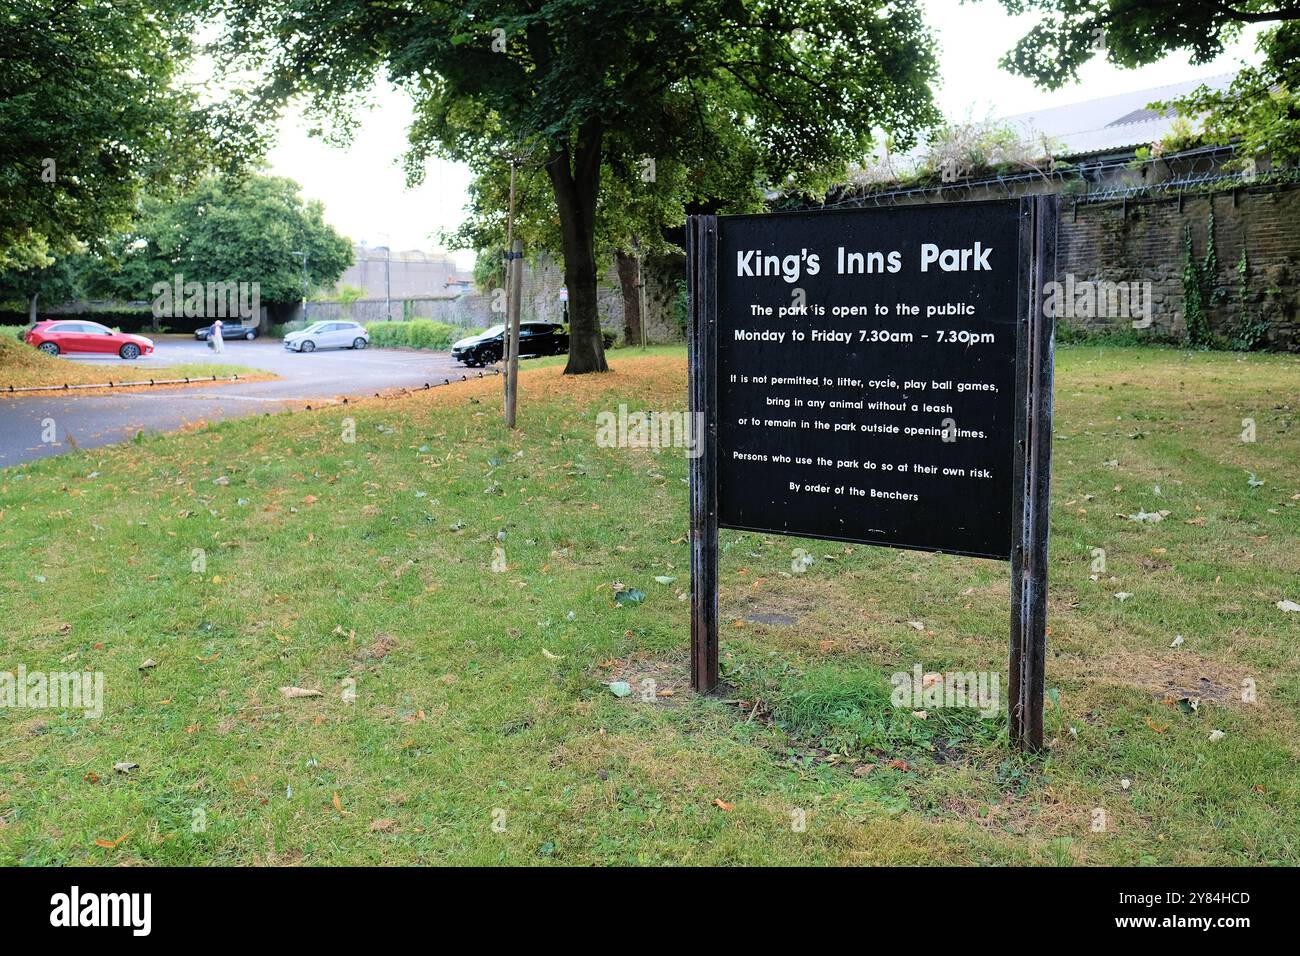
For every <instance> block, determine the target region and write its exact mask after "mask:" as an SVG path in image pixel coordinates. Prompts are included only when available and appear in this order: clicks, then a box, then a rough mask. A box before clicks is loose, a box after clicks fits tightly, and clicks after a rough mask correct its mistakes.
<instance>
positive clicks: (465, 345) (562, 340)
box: [451, 322, 614, 368]
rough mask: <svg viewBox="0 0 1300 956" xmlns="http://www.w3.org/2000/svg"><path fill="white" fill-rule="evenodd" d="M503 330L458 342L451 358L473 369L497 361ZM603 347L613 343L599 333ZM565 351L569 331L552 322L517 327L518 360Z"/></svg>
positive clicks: (497, 326) (495, 326)
mask: <svg viewBox="0 0 1300 956" xmlns="http://www.w3.org/2000/svg"><path fill="white" fill-rule="evenodd" d="M505 331H506V327H505V326H504V325H494V326H492V328H490V329H488V330H487V331H485V332H483V333H482V334H481V335H475V336H471V337H470V338H467V339H461V340H460V341H459V342H456V343H454V344H453V345H452V347H451V357H452V358H454V359H455V360H456V361H458V362H464V363H465V364H466V365H468V366H470V367H471V368H473V367H474V366H477V365H490V364H491V363H493V362H499V361H501V356H502V354H503V353H504V351H505V348H504V340H505ZM602 335H603V336H604V340H605V347H606V348H609V347H610V346H612V345H613V344H614V336H612V335H610V334H609V333H608V332H604V333H602ZM568 351H569V330H568V329H567V328H566V327H565V326H563V325H559V324H558V323H555V322H521V323H520V324H519V357H520V358H531V357H533V356H537V355H564V354H565V353H566V352H568Z"/></svg>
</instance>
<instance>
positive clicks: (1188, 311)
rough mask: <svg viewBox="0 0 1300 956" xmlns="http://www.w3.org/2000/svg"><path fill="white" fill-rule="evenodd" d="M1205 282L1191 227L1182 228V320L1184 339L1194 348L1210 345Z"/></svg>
mask: <svg viewBox="0 0 1300 956" xmlns="http://www.w3.org/2000/svg"><path fill="white" fill-rule="evenodd" d="M1204 289H1205V282H1204V279H1203V277H1202V274H1201V266H1200V263H1198V262H1197V261H1196V251H1195V250H1194V249H1193V247H1192V227H1191V226H1186V227H1184V229H1183V320H1184V323H1185V325H1186V328H1187V331H1186V332H1185V334H1184V335H1185V341H1186V344H1187V345H1188V346H1190V347H1191V348H1196V349H1204V348H1209V347H1210V320H1209V318H1208V317H1207V316H1206V314H1205V294H1204Z"/></svg>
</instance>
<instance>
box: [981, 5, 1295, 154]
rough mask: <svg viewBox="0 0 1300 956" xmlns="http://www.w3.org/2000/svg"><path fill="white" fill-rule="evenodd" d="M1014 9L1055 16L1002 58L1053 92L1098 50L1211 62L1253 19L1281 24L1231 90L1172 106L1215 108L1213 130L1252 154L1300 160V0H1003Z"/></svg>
mask: <svg viewBox="0 0 1300 956" xmlns="http://www.w3.org/2000/svg"><path fill="white" fill-rule="evenodd" d="M1001 3H1002V5H1003V6H1004V7H1006V9H1007V10H1008V12H1010V13H1013V14H1021V13H1025V12H1027V11H1031V10H1038V11H1043V12H1045V13H1046V14H1047V16H1046V17H1045V18H1044V19H1043V20H1042V21H1041V22H1040V23H1038V24H1037V25H1035V26H1034V27H1033V28H1032V29H1030V31H1029V32H1028V33H1026V34H1025V36H1023V37H1022V38H1021V39H1020V41H1019V42H1018V43H1016V45H1015V47H1014V48H1013V49H1012V50H1011V51H1010V52H1009V53H1007V54H1006V56H1004V57H1003V58H1002V66H1003V68H1005V69H1007V70H1010V71H1011V72H1012V73H1017V74H1019V75H1020V76H1025V77H1028V78H1030V79H1032V80H1034V81H1035V82H1036V83H1039V84H1040V85H1042V86H1045V87H1047V88H1048V89H1057V88H1059V87H1061V86H1063V85H1064V84H1065V83H1067V82H1070V81H1072V80H1077V79H1078V76H1079V68H1080V67H1081V66H1083V64H1085V63H1087V62H1088V61H1089V60H1091V59H1092V58H1093V57H1095V56H1103V57H1105V59H1107V60H1109V61H1110V62H1112V63H1115V64H1118V65H1120V66H1126V67H1136V66H1143V65H1145V64H1147V63H1154V62H1155V61H1157V60H1159V59H1161V58H1163V57H1165V56H1167V55H1168V54H1170V53H1173V52H1176V51H1182V50H1185V51H1188V52H1190V53H1191V61H1192V62H1193V63H1207V62H1209V61H1211V60H1213V59H1214V58H1215V57H1217V56H1219V55H1220V54H1221V53H1222V52H1223V51H1224V48H1225V46H1226V45H1227V44H1228V43H1230V42H1232V41H1233V40H1235V39H1237V38H1238V37H1239V36H1240V35H1241V33H1242V31H1243V30H1244V29H1245V28H1246V27H1247V26H1249V25H1251V24H1263V23H1276V24H1278V26H1276V27H1273V28H1271V29H1268V30H1265V31H1264V32H1263V33H1261V34H1260V36H1259V38H1258V40H1257V46H1258V49H1259V52H1260V54H1261V57H1262V63H1261V65H1260V66H1258V67H1250V66H1248V67H1245V68H1243V69H1242V70H1241V71H1239V72H1238V74H1237V75H1236V77H1235V78H1234V79H1233V82H1232V83H1231V85H1230V86H1229V87H1228V88H1227V89H1224V90H1210V89H1209V88H1207V87H1204V86H1202V87H1200V88H1198V89H1197V90H1196V91H1194V92H1193V93H1191V94H1190V95H1188V96H1185V97H1182V98H1180V99H1178V100H1174V101H1172V102H1171V103H1168V104H1160V105H1161V106H1172V107H1173V108H1176V109H1177V110H1178V111H1179V112H1180V113H1182V114H1184V115H1187V116H1198V115H1201V114H1205V129H1206V132H1207V134H1209V135H1210V136H1212V137H1214V138H1215V139H1217V140H1219V141H1222V142H1227V141H1230V140H1233V139H1236V140H1239V141H1240V143H1239V149H1240V150H1241V152H1242V153H1243V154H1244V155H1245V156H1247V157H1249V156H1252V155H1253V154H1255V153H1264V152H1267V153H1269V154H1271V155H1272V157H1273V159H1275V160H1294V159H1297V158H1300V0H1234V2H1220V0H1215V2H1205V0H1001Z"/></svg>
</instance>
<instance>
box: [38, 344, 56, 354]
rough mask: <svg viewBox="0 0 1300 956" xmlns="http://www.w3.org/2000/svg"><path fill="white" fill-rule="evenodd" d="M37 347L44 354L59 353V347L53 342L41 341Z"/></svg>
mask: <svg viewBox="0 0 1300 956" xmlns="http://www.w3.org/2000/svg"><path fill="white" fill-rule="evenodd" d="M37 348H39V349H40V350H41V351H42V352H44V353H45V354H46V355H58V354H59V347H58V346H57V345H55V344H54V343H53V342H42V343H41V344H40V345H39V346H37Z"/></svg>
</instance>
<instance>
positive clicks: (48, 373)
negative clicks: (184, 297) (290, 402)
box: [0, 335, 279, 390]
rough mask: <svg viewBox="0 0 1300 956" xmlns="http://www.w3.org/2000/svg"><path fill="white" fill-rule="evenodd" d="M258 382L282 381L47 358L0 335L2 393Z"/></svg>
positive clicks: (245, 371)
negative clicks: (186, 381) (170, 382)
mask: <svg viewBox="0 0 1300 956" xmlns="http://www.w3.org/2000/svg"><path fill="white" fill-rule="evenodd" d="M214 375H215V376H217V378H218V379H229V378H230V377H231V376H234V375H238V376H239V377H240V378H241V379H246V380H258V379H272V378H279V376H278V375H276V374H274V373H273V372H266V371H263V370H262V369H256V368H247V367H245V366H243V365H217V364H213V363H208V362H188V363H183V364H178V365H169V366H167V367H165V368H158V367H157V366H155V367H152V368H150V367H148V366H144V367H141V366H139V365H136V364H134V363H132V362H127V361H119V362H114V363H113V364H111V365H110V364H93V365H92V364H86V363H80V362H73V361H71V360H69V359H66V358H60V357H56V356H53V355H46V354H45V353H44V352H41V351H39V350H37V349H34V348H32V347H31V346H30V345H25V344H23V343H21V342H18V341H16V340H14V339H12V338H10V337H8V336H4V335H0V390H3V389H9V388H31V387H34V386H62V385H102V384H105V383H107V382H113V383H117V384H120V383H122V382H148V381H150V380H151V379H159V380H162V379H182V378H196V379H198V378H206V379H211V378H212V376H214Z"/></svg>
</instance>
